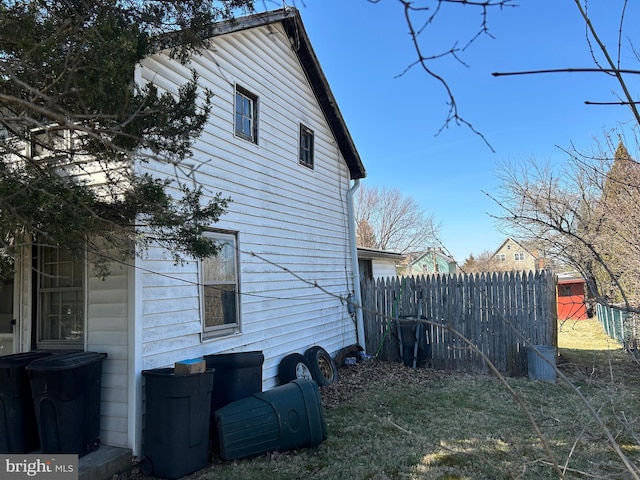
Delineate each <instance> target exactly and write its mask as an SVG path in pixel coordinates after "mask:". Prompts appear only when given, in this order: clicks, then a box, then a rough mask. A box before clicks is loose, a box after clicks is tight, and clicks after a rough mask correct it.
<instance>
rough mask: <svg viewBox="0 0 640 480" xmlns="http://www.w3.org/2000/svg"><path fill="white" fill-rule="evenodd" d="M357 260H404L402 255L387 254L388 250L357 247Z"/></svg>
mask: <svg viewBox="0 0 640 480" xmlns="http://www.w3.org/2000/svg"><path fill="white" fill-rule="evenodd" d="M358 258H362V259H366V260H373V259H375V258H393V259H395V260H399V259H402V258H404V255H403V254H402V253H397V252H389V251H388V250H377V249H374V248H364V247H358Z"/></svg>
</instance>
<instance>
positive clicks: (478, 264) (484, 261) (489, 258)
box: [460, 250, 496, 273]
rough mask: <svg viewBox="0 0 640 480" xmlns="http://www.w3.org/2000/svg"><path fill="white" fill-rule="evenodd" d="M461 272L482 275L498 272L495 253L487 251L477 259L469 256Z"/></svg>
mask: <svg viewBox="0 0 640 480" xmlns="http://www.w3.org/2000/svg"><path fill="white" fill-rule="evenodd" d="M460 270H461V271H462V272H464V273H482V272H492V271H494V270H496V261H495V259H494V257H493V253H492V252H490V251H489V250H485V251H484V252H482V253H481V254H480V255H478V256H477V257H476V256H475V255H473V254H471V255H469V256H468V257H467V258H465V260H464V263H463V264H462V266H461V267H460Z"/></svg>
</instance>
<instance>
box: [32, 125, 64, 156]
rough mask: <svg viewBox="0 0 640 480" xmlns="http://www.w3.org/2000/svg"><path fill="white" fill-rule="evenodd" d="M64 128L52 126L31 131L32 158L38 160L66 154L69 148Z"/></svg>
mask: <svg viewBox="0 0 640 480" xmlns="http://www.w3.org/2000/svg"><path fill="white" fill-rule="evenodd" d="M67 143H68V142H67V139H66V138H65V132H64V130H62V129H60V128H59V127H55V126H52V127H51V128H49V129H38V130H33V131H32V132H31V145H30V149H31V158H33V159H35V160H38V159H43V158H51V157H53V156H60V155H61V154H62V155H64V154H65V153H66V151H67V150H68V145H67Z"/></svg>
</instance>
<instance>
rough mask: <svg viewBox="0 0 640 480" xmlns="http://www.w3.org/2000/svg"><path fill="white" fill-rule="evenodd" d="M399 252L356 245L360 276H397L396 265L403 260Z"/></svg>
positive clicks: (373, 277) (368, 277) (372, 277)
mask: <svg viewBox="0 0 640 480" xmlns="http://www.w3.org/2000/svg"><path fill="white" fill-rule="evenodd" d="M403 258H404V255H402V254H401V253H395V252H389V251H386V250H376V249H373V248H363V247H358V269H359V270H360V278H367V279H379V278H386V277H397V276H398V273H397V270H396V268H397V266H398V264H400V262H401V261H402V260H403Z"/></svg>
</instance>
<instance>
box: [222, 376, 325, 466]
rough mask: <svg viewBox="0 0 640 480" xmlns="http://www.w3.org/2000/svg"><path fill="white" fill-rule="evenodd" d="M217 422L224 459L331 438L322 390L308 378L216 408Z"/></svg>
mask: <svg viewBox="0 0 640 480" xmlns="http://www.w3.org/2000/svg"><path fill="white" fill-rule="evenodd" d="M215 422H216V426H217V429H218V439H219V442H220V456H221V457H222V459H224V460H237V459H241V458H247V457H252V456H256V455H261V454H263V453H266V452H272V451H278V452H282V451H286V450H293V449H297V448H308V447H315V446H317V445H319V444H320V443H322V442H323V441H325V440H326V439H327V425H326V423H325V419H324V413H323V410H322V402H321V399H320V391H319V389H318V385H317V384H316V382H314V381H313V380H307V379H297V380H293V381H292V382H289V383H287V384H285V385H282V386H280V387H276V388H273V389H272V390H269V391H267V392H263V393H256V394H255V395H252V396H251V397H248V398H245V399H242V400H238V401H237V402H233V403H230V404H229V405H227V406H225V407H222V408H221V409H219V410H216V413H215Z"/></svg>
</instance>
